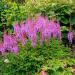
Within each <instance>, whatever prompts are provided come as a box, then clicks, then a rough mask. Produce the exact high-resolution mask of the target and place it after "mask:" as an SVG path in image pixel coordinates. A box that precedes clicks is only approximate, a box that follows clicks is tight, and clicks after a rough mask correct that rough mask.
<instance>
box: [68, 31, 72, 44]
mask: <svg viewBox="0 0 75 75" xmlns="http://www.w3.org/2000/svg"><path fill="white" fill-rule="evenodd" d="M72 39H73V32H72V31H69V32H68V40H69V43H71V44H72Z"/></svg>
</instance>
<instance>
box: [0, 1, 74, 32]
mask: <svg viewBox="0 0 75 75" xmlns="http://www.w3.org/2000/svg"><path fill="white" fill-rule="evenodd" d="M22 1H23V0H22ZM74 10H75V5H74V0H62V1H59V0H38V1H36V0H33V1H32V0H25V1H24V2H23V3H21V2H19V0H14V1H13V2H12V0H0V31H2V30H3V27H4V28H5V29H6V30H8V31H9V32H11V31H12V25H13V24H14V22H15V21H19V22H20V21H22V20H25V19H26V18H27V16H28V15H29V16H31V17H32V16H34V15H35V14H37V13H45V14H46V15H48V17H49V18H50V19H51V17H52V16H54V15H55V16H56V18H57V19H58V20H60V21H61V22H62V23H64V24H68V23H71V24H75V21H74V19H75V17H74V14H72V13H74ZM70 16H71V17H70Z"/></svg>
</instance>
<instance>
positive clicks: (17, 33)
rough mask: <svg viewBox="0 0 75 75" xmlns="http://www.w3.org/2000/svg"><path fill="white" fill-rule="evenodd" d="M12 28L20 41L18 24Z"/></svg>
mask: <svg viewBox="0 0 75 75" xmlns="http://www.w3.org/2000/svg"><path fill="white" fill-rule="evenodd" d="M13 27H14V33H15V35H16V37H17V39H20V34H21V29H20V25H19V23H18V22H17V23H15V25H14V26H13Z"/></svg>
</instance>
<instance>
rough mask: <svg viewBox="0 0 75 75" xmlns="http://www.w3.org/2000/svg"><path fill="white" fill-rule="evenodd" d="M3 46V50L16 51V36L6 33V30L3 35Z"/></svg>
mask: <svg viewBox="0 0 75 75" xmlns="http://www.w3.org/2000/svg"><path fill="white" fill-rule="evenodd" d="M3 47H4V51H10V52H13V53H17V52H18V45H17V39H16V36H15V35H11V34H8V32H5V33H4V36H3Z"/></svg>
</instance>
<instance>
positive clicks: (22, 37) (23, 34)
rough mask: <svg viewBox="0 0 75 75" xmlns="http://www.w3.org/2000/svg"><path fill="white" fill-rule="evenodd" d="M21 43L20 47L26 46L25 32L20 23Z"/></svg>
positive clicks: (23, 24) (22, 24) (23, 25)
mask: <svg viewBox="0 0 75 75" xmlns="http://www.w3.org/2000/svg"><path fill="white" fill-rule="evenodd" d="M20 25H21V37H20V38H21V42H22V46H24V45H25V44H26V30H25V23H24V22H22V23H21V24H20Z"/></svg>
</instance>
